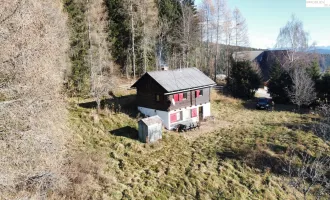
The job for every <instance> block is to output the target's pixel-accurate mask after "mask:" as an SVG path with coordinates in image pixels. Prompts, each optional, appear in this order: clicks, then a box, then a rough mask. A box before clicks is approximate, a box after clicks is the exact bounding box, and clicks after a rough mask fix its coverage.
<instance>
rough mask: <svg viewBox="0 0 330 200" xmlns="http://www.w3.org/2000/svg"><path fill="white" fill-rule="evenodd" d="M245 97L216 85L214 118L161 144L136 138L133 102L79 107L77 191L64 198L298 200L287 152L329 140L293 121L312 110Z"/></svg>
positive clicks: (74, 117) (75, 118)
mask: <svg viewBox="0 0 330 200" xmlns="http://www.w3.org/2000/svg"><path fill="white" fill-rule="evenodd" d="M243 103H244V102H242V101H239V100H235V99H231V98H227V97H224V96H222V95H217V94H216V93H215V92H213V93H212V112H213V114H214V115H215V120H214V121H209V122H207V123H205V124H203V126H202V127H201V129H200V130H195V131H191V132H186V133H183V134H179V133H177V132H170V131H164V133H163V140H161V141H160V142H157V143H155V144H143V143H140V142H139V141H138V140H137V139H136V131H134V130H136V128H137V127H136V126H137V123H136V122H137V121H138V119H139V118H140V117H139V115H138V113H137V112H136V108H135V107H134V105H131V106H129V107H125V106H123V107H122V108H121V109H122V112H121V113H116V112H114V111H115V110H116V107H112V106H110V107H109V109H106V110H104V111H102V112H101V113H100V115H97V114H96V112H95V110H93V109H87V108H81V107H77V106H73V107H72V108H71V111H70V113H71V125H72V127H73V129H74V130H75V134H74V138H75V140H74V141H75V144H76V145H75V147H74V151H75V152H76V156H77V157H76V159H75V160H74V162H73V163H72V164H73V166H75V167H72V170H73V171H74V172H75V173H74V174H73V177H72V178H71V179H72V180H74V182H73V184H72V185H71V186H72V188H71V189H70V191H74V192H72V193H67V196H66V198H71V199H74V198H80V199H88V198H91V199H293V198H294V195H293V191H294V192H295V193H296V191H295V190H294V189H293V188H291V187H290V186H289V185H288V184H287V183H288V182H287V180H288V178H287V177H286V176H285V174H284V173H283V168H282V167H283V163H284V160H285V157H286V153H285V152H286V151H287V149H288V148H289V147H296V148H299V149H301V150H308V151H309V152H315V151H316V150H317V149H322V148H328V147H327V145H326V144H325V143H324V142H323V141H322V140H321V139H319V138H318V137H316V136H315V135H313V134H312V133H311V132H305V131H302V130H297V129H296V128H294V127H295V125H298V124H308V123H310V122H311V118H310V116H308V115H304V116H300V115H299V114H295V113H291V112H285V111H281V112H265V111H257V110H249V109H246V108H245V107H244V106H243ZM72 105H74V104H72ZM119 130H122V131H119ZM327 151H329V149H328V150H327ZM80 166H84V167H83V168H81V167H80ZM297 194H298V196H300V194H299V193H297ZM310 198H312V196H310Z"/></svg>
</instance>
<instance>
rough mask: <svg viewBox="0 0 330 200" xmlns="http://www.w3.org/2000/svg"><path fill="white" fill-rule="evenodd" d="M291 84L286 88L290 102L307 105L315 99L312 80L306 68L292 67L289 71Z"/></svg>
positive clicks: (299, 105)
mask: <svg viewBox="0 0 330 200" xmlns="http://www.w3.org/2000/svg"><path fill="white" fill-rule="evenodd" d="M290 77H291V79H292V83H293V85H292V86H291V88H290V89H289V90H288V94H289V98H290V100H291V101H292V103H294V104H296V105H297V106H298V109H300V107H301V106H302V105H309V104H311V103H312V102H313V101H314V100H315V99H316V92H315V88H314V81H313V80H312V79H311V77H310V76H309V75H308V74H307V72H306V69H305V68H303V67H301V66H299V67H295V68H293V69H292V72H291V73H290Z"/></svg>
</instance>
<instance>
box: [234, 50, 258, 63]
mask: <svg viewBox="0 0 330 200" xmlns="http://www.w3.org/2000/svg"><path fill="white" fill-rule="evenodd" d="M263 53H264V51H239V52H235V53H233V54H232V55H233V58H234V60H236V61H259V59H260V58H261V57H262V54H263ZM258 58H259V59H258Z"/></svg>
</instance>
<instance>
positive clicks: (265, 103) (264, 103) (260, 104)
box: [256, 98, 271, 110]
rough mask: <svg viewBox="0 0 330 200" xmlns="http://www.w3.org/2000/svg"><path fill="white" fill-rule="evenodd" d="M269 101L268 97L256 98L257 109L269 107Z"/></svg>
mask: <svg viewBox="0 0 330 200" xmlns="http://www.w3.org/2000/svg"><path fill="white" fill-rule="evenodd" d="M270 102H271V100H270V99H267V98H258V99H257V105H256V108H257V109H266V110H268V109H270V106H271V105H270Z"/></svg>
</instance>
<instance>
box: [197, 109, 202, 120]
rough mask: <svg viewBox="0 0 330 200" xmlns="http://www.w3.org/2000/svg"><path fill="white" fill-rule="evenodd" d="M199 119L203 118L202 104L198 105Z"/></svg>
mask: <svg viewBox="0 0 330 200" xmlns="http://www.w3.org/2000/svg"><path fill="white" fill-rule="evenodd" d="M198 113H199V121H202V120H203V106H200V107H198Z"/></svg>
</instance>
